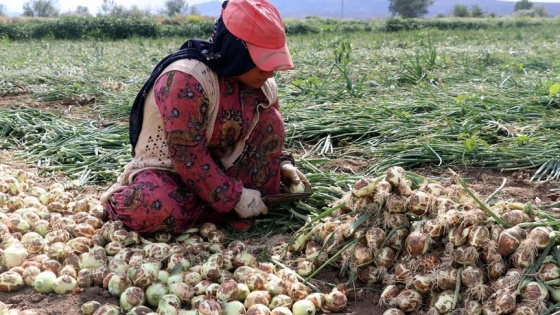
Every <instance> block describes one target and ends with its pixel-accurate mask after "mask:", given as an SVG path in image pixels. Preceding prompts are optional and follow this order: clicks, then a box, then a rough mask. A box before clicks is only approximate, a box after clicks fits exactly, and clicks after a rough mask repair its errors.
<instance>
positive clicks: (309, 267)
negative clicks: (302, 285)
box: [249, 246, 372, 289]
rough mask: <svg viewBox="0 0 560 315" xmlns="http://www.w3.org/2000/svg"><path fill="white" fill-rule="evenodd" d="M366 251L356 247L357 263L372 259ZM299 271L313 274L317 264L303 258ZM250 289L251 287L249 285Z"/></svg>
mask: <svg viewBox="0 0 560 315" xmlns="http://www.w3.org/2000/svg"><path fill="white" fill-rule="evenodd" d="M362 247H364V248H365V249H366V250H367V248H366V247H365V246H362ZM364 253H369V250H367V252H366V251H363V250H362V251H360V252H358V248H356V251H355V252H354V255H355V256H359V257H358V258H356V260H355V262H356V264H357V265H361V264H363V263H364V262H366V261H370V260H371V258H372V256H371V254H369V259H367V256H365V257H364V256H363V255H362V254H364ZM359 258H361V259H360V260H358V259H359ZM362 259H365V261H362ZM296 270H297V273H298V275H300V276H302V277H307V276H309V275H311V274H312V273H313V272H315V265H314V264H313V262H312V261H309V260H302V261H300V262H299V263H298V265H297V267H296ZM249 289H250V287H249Z"/></svg>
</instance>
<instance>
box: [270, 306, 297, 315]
mask: <svg viewBox="0 0 560 315" xmlns="http://www.w3.org/2000/svg"><path fill="white" fill-rule="evenodd" d="M270 314H271V315H293V313H292V311H291V310H290V308H288V307H286V306H278V307H275V308H273V309H272V310H271V311H270Z"/></svg>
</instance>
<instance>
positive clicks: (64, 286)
mask: <svg viewBox="0 0 560 315" xmlns="http://www.w3.org/2000/svg"><path fill="white" fill-rule="evenodd" d="M76 288H78V283H77V281H76V279H74V278H73V277H71V276H69V275H62V276H60V277H58V278H56V279H54V281H53V284H52V289H53V291H54V293H56V294H60V295H62V294H68V293H72V292H74V291H75V290H76Z"/></svg>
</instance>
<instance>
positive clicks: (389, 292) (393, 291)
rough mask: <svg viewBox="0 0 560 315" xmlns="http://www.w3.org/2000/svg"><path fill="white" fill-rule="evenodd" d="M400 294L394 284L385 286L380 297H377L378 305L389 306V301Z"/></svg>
mask: <svg viewBox="0 0 560 315" xmlns="http://www.w3.org/2000/svg"><path fill="white" fill-rule="evenodd" d="M400 292H401V290H400V289H399V287H398V286H396V285H394V284H389V285H386V286H385V288H384V289H383V291H381V295H380V296H379V304H381V305H389V304H391V301H392V300H393V299H394V298H396V297H397V295H398V294H399V293H400Z"/></svg>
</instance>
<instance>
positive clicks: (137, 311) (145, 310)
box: [126, 305, 153, 315]
mask: <svg viewBox="0 0 560 315" xmlns="http://www.w3.org/2000/svg"><path fill="white" fill-rule="evenodd" d="M147 314H153V311H152V309H151V308H149V307H147V306H144V305H138V306H135V307H133V308H132V309H131V310H130V311H129V312H128V313H126V315H147Z"/></svg>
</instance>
